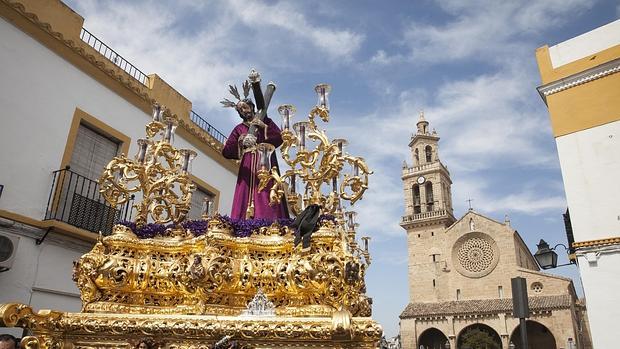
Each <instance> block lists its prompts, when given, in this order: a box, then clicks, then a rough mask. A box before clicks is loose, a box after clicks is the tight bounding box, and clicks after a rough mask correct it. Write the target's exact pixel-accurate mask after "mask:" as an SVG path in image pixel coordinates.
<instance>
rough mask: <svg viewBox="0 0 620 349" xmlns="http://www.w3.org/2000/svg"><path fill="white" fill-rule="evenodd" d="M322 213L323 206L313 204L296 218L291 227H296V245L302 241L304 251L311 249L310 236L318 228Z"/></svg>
mask: <svg viewBox="0 0 620 349" xmlns="http://www.w3.org/2000/svg"><path fill="white" fill-rule="evenodd" d="M320 215H321V206H320V205H316V204H312V205H309V206H308V207H306V209H305V210H303V212H301V213H300V214H299V215H298V216H297V217H296V218H295V221H293V224H291V227H292V228H295V247H297V245H299V243H300V242H301V243H302V244H301V246H302V251H307V250H309V249H310V237H311V236H312V233H313V232H314V231H315V230H316V227H317V222H318V221H319V216H320Z"/></svg>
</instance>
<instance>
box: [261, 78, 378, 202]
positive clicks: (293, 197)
mask: <svg viewBox="0 0 620 349" xmlns="http://www.w3.org/2000/svg"><path fill="white" fill-rule="evenodd" d="M315 91H317V93H318V94H319V104H318V105H317V106H316V107H314V108H312V110H311V111H310V113H309V114H308V121H301V122H298V123H296V124H295V125H293V127H292V129H291V128H289V127H288V125H289V124H290V119H291V117H292V115H293V112H294V111H295V110H296V109H295V107H294V106H292V105H290V104H286V105H282V106H280V107H279V108H278V111H279V112H280V114H281V115H282V117H283V125H286V126H285V127H284V130H283V131H282V140H283V144H282V146H281V147H280V151H281V153H282V159H283V160H284V162H285V163H286V164H287V165H288V166H290V167H291V170H288V171H286V173H285V174H284V175H279V174H278V173H277V171H274V170H272V171H270V172H268V171H263V172H262V173H260V174H259V178H261V187H260V190H262V189H264V188H265V187H266V185H267V183H268V181H269V180H270V179H274V185H273V186H272V188H271V192H270V198H271V199H272V201H271V203H272V204H276V203H279V202H280V200H281V199H282V197H287V201H288V203H289V206H292V208H293V212H294V213H297V212H296V211H297V210H300V209H303V208H304V207H305V206H306V205H308V204H318V205H321V207H322V208H323V212H325V213H330V214H334V213H335V212H336V211H337V210H338V209H339V208H340V207H341V201H342V200H345V201H350V202H351V204H354V203H355V202H357V201H358V200H360V199H361V198H362V197H363V195H364V192H365V191H366V189H368V175H370V174H372V171H370V170H369V168H368V165H367V164H366V162H365V161H364V159H363V158H361V157H355V156H351V155H348V154H345V152H344V151H343V146H344V145H345V144H346V143H347V142H346V140H344V139H339V140H334V141H333V142H332V141H330V139H329V137H328V136H327V134H326V132H325V131H324V130H320V129H319V128H318V127H317V120H318V118H320V119H321V120H322V121H323V122H329V117H330V115H329V108H328V102H327V92H329V91H330V87H329V85H326V84H320V85H318V86H317V87H316V88H315ZM345 164H349V165H350V167H351V173H344V174H343V169H344V165H345ZM297 178H299V179H300V182H301V183H302V184H303V185H304V187H303V190H301V191H299V192H297V191H296V189H295V188H294V187H293V186H294V184H292V183H295V180H296V179H297ZM287 182H289V183H291V185H290V186H288V185H287V184H286V183H287ZM330 186H331V188H329V187H330ZM326 187H327V189H326ZM330 189H331V190H330ZM302 193H303V194H302ZM291 204H292V205H291ZM298 205H299V207H298Z"/></svg>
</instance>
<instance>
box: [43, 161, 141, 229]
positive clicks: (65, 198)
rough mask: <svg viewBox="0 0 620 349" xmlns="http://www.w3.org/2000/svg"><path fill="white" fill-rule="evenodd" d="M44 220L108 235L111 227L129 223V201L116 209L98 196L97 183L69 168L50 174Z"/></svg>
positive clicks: (99, 194) (130, 201) (130, 205)
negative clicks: (120, 223) (50, 183)
mask: <svg viewBox="0 0 620 349" xmlns="http://www.w3.org/2000/svg"><path fill="white" fill-rule="evenodd" d="M53 175H54V176H53V180H52V187H51V189H50V193H49V198H48V201H47V208H46V210H45V219H44V220H56V221H60V222H64V223H67V224H70V225H72V226H74V227H76V228H80V229H84V230H87V231H91V232H94V233H99V232H101V233H102V234H103V235H109V234H110V233H111V232H112V227H113V226H114V224H116V223H118V222H119V221H121V220H127V219H131V207H132V203H133V198H132V199H131V200H129V201H128V202H127V203H125V204H123V205H119V206H117V207H114V206H111V205H110V204H108V203H107V202H106V201H105V199H104V198H103V196H102V195H101V193H100V192H99V183H97V181H95V180H92V179H89V178H86V177H84V176H82V175H80V174H78V173H76V172H74V171H71V170H70V169H69V167H68V166H67V167H66V168H64V169H62V170H57V171H54V173H53Z"/></svg>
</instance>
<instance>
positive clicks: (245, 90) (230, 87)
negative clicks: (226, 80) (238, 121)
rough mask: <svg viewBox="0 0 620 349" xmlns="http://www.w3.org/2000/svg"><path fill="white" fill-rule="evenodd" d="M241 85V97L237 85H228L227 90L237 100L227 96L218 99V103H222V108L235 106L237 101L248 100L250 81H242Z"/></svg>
mask: <svg viewBox="0 0 620 349" xmlns="http://www.w3.org/2000/svg"><path fill="white" fill-rule="evenodd" d="M241 87H243V99H241V95H240V94H239V90H238V89H237V86H235V85H228V92H230V94H231V95H233V96H234V97H235V98H236V99H237V102H233V101H231V100H230V99H228V98H224V99H223V100H221V101H220V103H222V106H223V107H224V108H236V107H237V103H239V102H241V101H246V100H248V95H249V94H250V82H249V81H247V80H246V81H244V82H243V84H242V85H241Z"/></svg>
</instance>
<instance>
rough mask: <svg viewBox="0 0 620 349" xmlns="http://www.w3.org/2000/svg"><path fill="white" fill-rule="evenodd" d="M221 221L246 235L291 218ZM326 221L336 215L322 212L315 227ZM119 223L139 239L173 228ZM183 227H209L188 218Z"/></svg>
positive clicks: (205, 222) (239, 234) (286, 222)
mask: <svg viewBox="0 0 620 349" xmlns="http://www.w3.org/2000/svg"><path fill="white" fill-rule="evenodd" d="M218 218H219V219H220V220H221V221H222V222H224V223H226V224H227V225H228V226H230V228H231V230H232V232H233V235H234V236H236V237H240V238H242V237H248V236H250V235H252V232H254V231H256V230H258V229H260V228H263V227H269V226H271V225H272V224H274V223H276V224H278V225H279V226H281V227H289V226H290V225H291V224H292V223H293V219H291V218H278V219H276V220H271V219H264V218H255V219H234V218H230V217H228V216H219V217H218ZM326 222H336V217H334V216H333V215H330V214H323V215H321V216H320V217H319V222H318V224H317V227H320V226H322V225H324V224H325V223H326ZM118 224H120V225H124V226H126V227H127V228H129V229H131V231H133V232H134V234H136V236H138V237H139V238H140V239H150V238H154V237H156V236H162V235H164V234H165V232H166V229H168V228H173V227H174V225H172V224H168V225H165V224H156V223H148V224H146V225H144V226H142V227H140V228H138V227H137V226H136V223H134V222H129V221H120V222H118ZM181 226H182V227H183V228H184V229H188V230H189V231H190V232H191V233H192V234H194V236H200V235H204V234H205V233H206V232H207V230H208V228H209V221H208V220H202V219H200V220H188V221H185V222H183V223H181Z"/></svg>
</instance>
